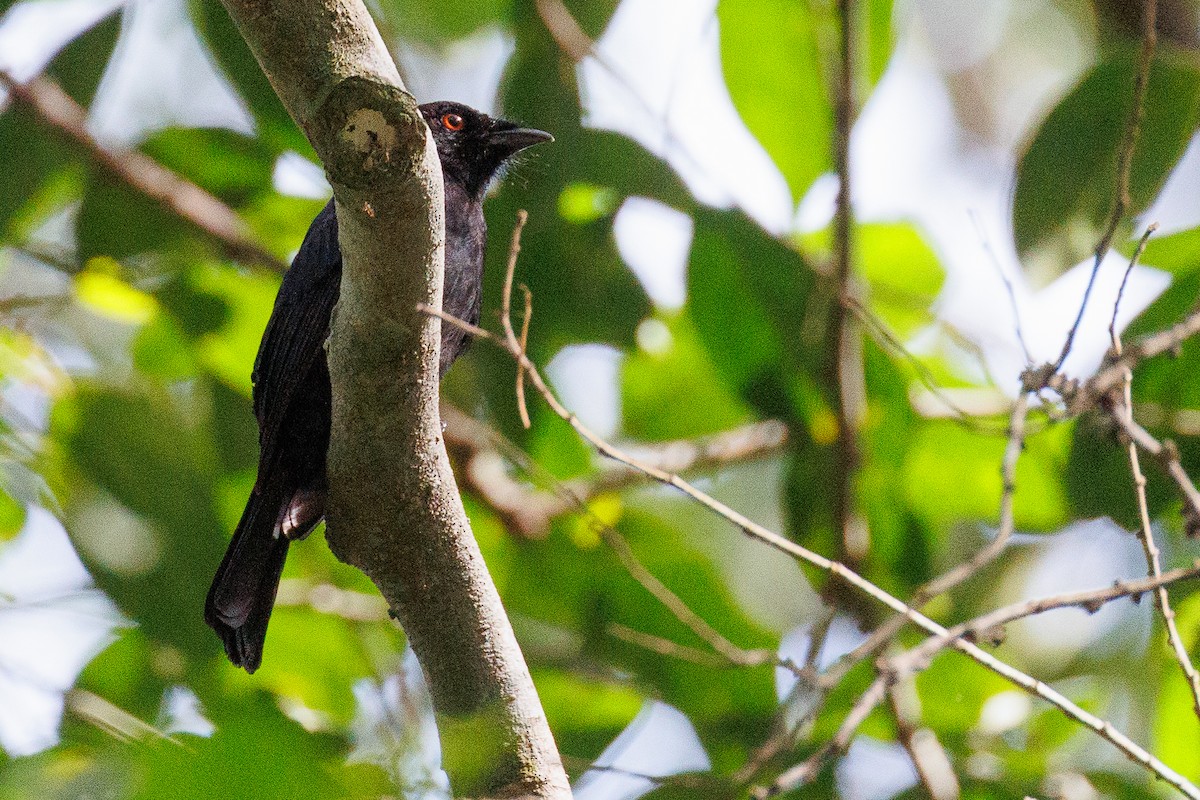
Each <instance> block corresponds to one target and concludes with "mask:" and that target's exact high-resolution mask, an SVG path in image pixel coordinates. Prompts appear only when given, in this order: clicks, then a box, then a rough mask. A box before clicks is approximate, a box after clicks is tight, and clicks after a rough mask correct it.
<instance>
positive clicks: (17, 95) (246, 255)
mask: <svg viewBox="0 0 1200 800" xmlns="http://www.w3.org/2000/svg"><path fill="white" fill-rule="evenodd" d="M0 85H2V86H4V87H5V88H6V89H8V91H9V92H10V93H11V95H12V97H13V99H15V100H16V101H17V102H19V103H22V104H24V105H26V106H28V107H29V108H30V109H31V110H32V111H33V112H34V113H35V114H37V116H38V117H39V118H40V119H41V120H42V121H43V122H44V123H45V124H46V125H48V126H50V127H52V128H54V129H55V130H57V131H58V132H59V133H61V134H62V135H64V136H66V137H67V138H68V139H70V140H71V141H73V142H75V144H76V145H77V146H79V147H80V148H81V149H82V150H83V151H84V152H85V153H86V154H87V155H88V157H89V158H91V159H92V160H93V161H94V162H96V163H97V164H99V165H100V166H101V167H103V168H104V169H105V170H106V171H107V172H108V173H109V174H111V175H113V176H114V177H115V178H117V179H118V180H120V181H121V182H123V183H125V184H126V185H128V186H129V187H130V188H132V189H134V190H135V191H137V192H140V193H141V194H144V195H146V196H147V197H149V198H150V199H151V200H154V201H156V202H158V203H159V204H160V205H162V206H163V207H164V208H166V209H167V210H168V211H170V212H171V213H173V214H175V215H176V216H177V217H179V218H181V219H183V220H186V221H187V222H189V223H191V224H192V225H194V226H195V227H196V228H198V229H200V230H201V231H203V232H204V233H205V234H207V235H208V236H209V237H210V238H212V239H213V240H214V241H216V242H217V243H218V244H219V245H220V246H221V249H222V250H224V251H225V253H226V254H228V255H229V257H230V258H233V259H235V260H238V261H242V262H244V263H247V264H256V265H258V266H263V267H267V268H269V269H272V270H274V271H276V272H283V271H284V269H286V265H285V264H284V263H283V262H282V261H280V260H279V259H278V258H277V257H276V256H275V255H274V254H272V253H270V252H268V251H267V250H265V249H263V248H262V247H261V246H260V245H259V244H257V243H256V242H254V241H253V240H252V239H251V238H250V236H249V235H248V234H247V232H246V225H245V223H243V222H242V220H241V218H240V217H238V215H237V214H236V213H235V212H234V211H233V210H232V209H230V208H229V206H227V205H225V204H224V203H222V202H221V201H220V200H218V199H217V198H215V197H213V196H212V195H211V194H209V193H208V192H206V191H204V190H203V189H201V188H200V187H199V186H197V185H195V184H194V183H192V182H190V181H188V180H185V179H184V178H181V177H180V176H179V175H176V174H175V173H174V172H172V171H171V170H169V169H167V168H166V167H164V166H162V165H161V164H159V163H158V162H157V161H155V160H154V159H152V158H149V157H148V156H145V155H143V154H142V153H139V152H137V151H136V150H115V149H110V148H106V147H104V146H103V145H101V144H100V143H99V142H98V141H96V139H95V137H93V136H92V135H91V134H90V133H89V132H88V130H87V112H86V111H84V109H83V108H81V107H80V106H79V104H78V103H76V102H75V101H74V100H73V99H72V98H71V96H70V95H68V94H67V93H66V92H64V91H63V90H62V87H60V86H59V85H58V84H57V83H55V82H54V81H53V80H51V79H50V78H47V77H36V78H33V79H31V80H29V81H26V82H24V83H22V82H20V81H17V80H16V79H15V78H13V77H12V76H11V75H9V74H8V73H7V72H4V71H0Z"/></svg>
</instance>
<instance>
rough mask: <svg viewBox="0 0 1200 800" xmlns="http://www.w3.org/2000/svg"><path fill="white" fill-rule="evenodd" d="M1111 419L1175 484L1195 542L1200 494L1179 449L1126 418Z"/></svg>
mask: <svg viewBox="0 0 1200 800" xmlns="http://www.w3.org/2000/svg"><path fill="white" fill-rule="evenodd" d="M1109 417H1110V418H1111V419H1112V420H1113V421H1114V422H1116V423H1117V425H1118V426H1120V428H1121V430H1122V432H1123V433H1124V434H1125V435H1126V436H1128V437H1129V439H1130V441H1132V442H1134V443H1135V444H1137V446H1138V447H1140V448H1141V449H1142V450H1144V451H1146V452H1147V453H1149V454H1150V455H1151V456H1153V457H1154V458H1156V459H1157V460H1158V461H1159V463H1160V464H1162V467H1163V469H1164V470H1166V473H1167V474H1168V475H1169V476H1170V477H1171V479H1172V480H1173V481H1175V487H1176V489H1178V490H1179V496H1180V498H1181V499H1182V501H1183V522H1184V530H1185V531H1186V532H1187V534H1188V536H1190V537H1192V538H1195V537H1196V536H1197V535H1198V534H1200V491H1197V490H1196V484H1195V483H1194V482H1193V481H1192V478H1191V476H1190V475H1188V473H1187V470H1185V469H1184V468H1183V464H1181V463H1180V461H1179V447H1178V446H1177V445H1176V444H1175V442H1173V441H1171V440H1170V439H1164V440H1163V441H1161V442H1160V441H1159V440H1158V439H1156V438H1154V436H1152V435H1151V434H1150V432H1149V431H1147V430H1146V429H1145V428H1143V427H1142V426H1141V425H1139V424H1137V422H1135V421H1134V420H1132V419H1130V418H1129V417H1128V415H1126V414H1120V413H1114V414H1110V415H1109Z"/></svg>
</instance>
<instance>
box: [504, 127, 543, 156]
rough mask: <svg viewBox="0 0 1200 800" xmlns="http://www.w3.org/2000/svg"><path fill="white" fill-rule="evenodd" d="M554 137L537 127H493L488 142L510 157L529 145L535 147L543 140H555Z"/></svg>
mask: <svg viewBox="0 0 1200 800" xmlns="http://www.w3.org/2000/svg"><path fill="white" fill-rule="evenodd" d="M553 141H554V137H553V136H551V135H550V134H548V133H546V132H545V131H539V130H537V129H536V128H517V127H515V126H514V127H512V128H500V129H495V128H493V129H492V132H491V133H490V134H489V135H488V144H489V145H490V146H491V147H492V148H493V149H494V150H496V151H498V152H500V153H502V154H503V155H504V157H505V158H508V157H509V156H511V155H512V154H513V153H518V152H520V151H521V150H524V149H525V148H527V147H533V146H534V145H535V144H541V143H542V142H553Z"/></svg>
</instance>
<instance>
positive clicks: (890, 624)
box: [820, 392, 1029, 689]
mask: <svg viewBox="0 0 1200 800" xmlns="http://www.w3.org/2000/svg"><path fill="white" fill-rule="evenodd" d="M1028 404H1029V395H1028V394H1027V393H1025V392H1022V393H1021V395H1020V396H1019V397H1018V398H1017V401H1016V403H1015V404H1014V405H1013V409H1012V414H1011V416H1010V417H1009V423H1008V445H1007V446H1006V447H1005V449H1004V459H1003V461H1002V462H1001V465H1000V476H1001V481H1002V483H1003V488H1002V493H1001V495H1000V522H999V525H998V527H997V529H996V536H995V538H994V539H992V541H991V542H989V543H988V545H987V546H986V547H984V548H983V549H981V550H979V551H978V552H977V553H976V554H975V555H974V556H972V557H971V558H970V559H969V560H968V561H965V562H963V563H962V564H959V565H957V566H955V567H953V568H951V569H950V570H948V571H946V572H945V573H943V574H942V575H940V576H938V577H936V578H934V579H933V580H931V581H929V582H928V583H926V584H925V585H924V586H922V587H920V588H919V589H917V591H916V592H915V593H914V595H913V599H912V601H911V605H912V606H913V607H914V608H918V609H919V608H922V607H924V606H925V604H926V603H928V602H929V601H930V600H932V599H933V598H935V597H937V596H939V595H941V594H944V593H945V592H948V591H950V590H951V589H953V588H954V587H956V586H958V585H960V584H961V583H963V582H964V581H966V580H968V579H969V578H971V577H972V576H974V575H976V574H977V573H978V572H979V571H980V570H982V569H983V568H985V567H986V566H987V565H988V564H990V563H992V562H993V561H995V560H996V558H997V557H999V555H1000V554H1001V553H1002V552H1003V551H1004V548H1005V547H1006V546H1007V545H1008V542H1009V540H1010V539H1011V538H1012V535H1013V532H1014V530H1015V528H1016V525H1015V518H1014V515H1013V501H1014V499H1015V497H1016V489H1017V486H1016V474H1017V461H1018V460H1019V459H1020V457H1021V452H1022V450H1023V449H1024V447H1025V415H1026V411H1027V410H1028ZM906 622H908V619H907V618H906V617H904V616H896V617H893V618H891V619H889V620H887V621H886V622H884V623H883V624H882V625H880V626H879V627H878V628H876V629H875V630H874V631H873V632H872V633H871V635H870V636H868V637H867V639H866V640H865V641H863V642H862V643H861V644H860V645H859V646H858V647H855V648H854V649H853V650H851V651H850V652H849V653H846V654H845V655H844V656H842V657H841V658H840V659H838V661H837V662H836V663H835V664H834V665H833V666H831V667H830V668H829V669H828V670H827V671H826V672H825V673H824V674H822V675H821V679H820V680H821V684H822V686H824V687H825V688H826V689H831V688H832V687H834V686H836V685H837V684H838V683H840V682H841V680H842V678H844V677H846V675H847V674H848V673H849V672H850V670H852V669H853V668H854V667H855V666H857V665H858V664H859V663H860V662H861V661H863V660H864V659H866V658H870V657H871V656H872V655H874V654H876V653H878V652H880V651H881V650H882V649H883V648H884V647H885V646H887V643H888V642H890V641H891V640H892V638H893V637H894V636H895V635H896V634H897V633H898V632H899V631H900V629H901V628H903V627H904V625H905V623H906Z"/></svg>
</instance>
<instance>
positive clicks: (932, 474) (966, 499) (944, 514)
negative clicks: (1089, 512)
mask: <svg viewBox="0 0 1200 800" xmlns="http://www.w3.org/2000/svg"><path fill="white" fill-rule="evenodd" d="M1071 433H1072V426H1070V425H1065V424H1064V425H1056V426H1054V427H1051V428H1050V429H1048V430H1046V431H1043V432H1041V433H1038V434H1036V435H1034V436H1031V437H1029V438H1028V439H1027V440H1026V447H1025V451H1024V453H1023V455H1022V456H1021V460H1020V462H1019V463H1018V464H1017V481H1016V482H1017V485H1018V486H1019V487H1020V490H1019V491H1018V492H1017V494H1016V498H1015V505H1014V511H1015V516H1016V524H1017V527H1018V528H1019V529H1021V530H1022V531H1050V530H1054V529H1057V528H1058V527H1061V526H1062V525H1063V524H1064V523H1065V522H1066V520H1067V506H1066V502H1067V498H1066V496H1065V492H1066V488H1065V487H1064V486H1063V476H1062V470H1063V468H1064V467H1065V466H1066V464H1065V463H1064V462H1065V461H1066V454H1067V450H1068V448H1069V447H1070V443H1071ZM1005 443H1006V440H1005V438H1004V437H1003V436H997V435H990V434H980V433H974V432H972V431H969V430H967V429H966V428H963V427H962V426H961V425H959V424H958V423H957V422H951V421H938V422H927V423H925V424H924V425H922V426H921V428H920V429H919V431H918V433H917V435H916V439H915V441H914V442H913V444H912V445H911V449H910V451H909V455H908V460H907V462H906V466H905V477H904V482H905V485H906V486H907V487H908V488H907V494H908V502H909V504H910V506H911V507H912V509H913V511H914V512H915V513H916V514H917V515H918V516H919V517H920V518H922V519H923V520H924V521H925V524H927V525H929V526H931V527H932V528H934V529H942V530H946V529H948V528H949V527H950V526H953V525H955V524H957V523H961V522H972V521H977V520H988V521H990V522H992V523H994V522H995V520H996V519H997V515H998V514H999V509H1000V495H1001V492H1002V483H1001V480H1000V464H1001V462H1002V461H1003V458H1004V447H1005Z"/></svg>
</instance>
